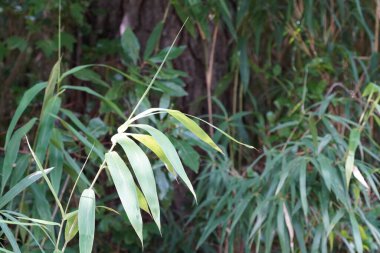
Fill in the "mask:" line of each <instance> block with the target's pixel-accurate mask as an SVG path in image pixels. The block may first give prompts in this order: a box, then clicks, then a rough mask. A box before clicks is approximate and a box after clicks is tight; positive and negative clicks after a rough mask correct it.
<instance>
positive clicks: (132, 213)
mask: <svg viewBox="0 0 380 253" xmlns="http://www.w3.org/2000/svg"><path fill="white" fill-rule="evenodd" d="M106 162H107V165H108V169H109V171H110V173H111V177H112V180H113V182H114V184H115V187H116V191H117V193H118V195H119V198H120V200H121V204H122V205H123V207H124V210H125V212H126V213H127V216H128V219H129V221H130V222H131V224H132V227H133V228H134V230H135V231H136V234H137V236H138V237H139V238H140V241H141V243H143V237H142V226H143V224H142V218H141V213H140V208H139V202H138V198H137V193H136V188H135V182H134V180H133V177H132V174H131V172H130V171H129V169H128V167H127V165H126V164H125V163H124V161H123V160H122V159H121V157H120V156H119V155H118V154H117V153H116V152H114V151H112V152H108V153H106Z"/></svg>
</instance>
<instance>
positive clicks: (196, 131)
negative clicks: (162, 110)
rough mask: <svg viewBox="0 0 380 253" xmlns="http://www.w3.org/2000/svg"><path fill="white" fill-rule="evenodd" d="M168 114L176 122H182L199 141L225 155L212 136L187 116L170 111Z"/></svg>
mask: <svg viewBox="0 0 380 253" xmlns="http://www.w3.org/2000/svg"><path fill="white" fill-rule="evenodd" d="M168 113H169V114H170V115H171V116H173V117H174V118H175V119H176V120H178V121H179V122H181V123H182V124H183V125H184V126H185V127H186V128H187V129H189V131H191V132H192V133H193V134H195V136H197V137H198V138H199V139H201V140H202V141H204V142H205V143H207V144H208V145H210V146H211V147H212V148H214V149H215V150H216V151H219V152H220V153H222V154H223V151H222V150H221V149H220V148H219V147H218V146H217V145H216V144H215V142H214V141H213V140H212V139H211V138H210V136H208V134H207V133H206V132H205V131H203V129H202V128H200V127H199V126H198V125H197V123H195V122H194V121H193V120H191V119H190V118H189V117H187V116H186V115H185V114H183V113H182V112H180V111H177V110H168Z"/></svg>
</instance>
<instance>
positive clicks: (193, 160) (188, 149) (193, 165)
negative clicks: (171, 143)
mask: <svg viewBox="0 0 380 253" xmlns="http://www.w3.org/2000/svg"><path fill="white" fill-rule="evenodd" d="M176 145H177V147H178V154H179V156H180V157H181V159H182V161H183V163H184V164H185V165H186V166H187V167H189V168H190V169H191V170H192V171H194V172H195V173H198V170H199V159H200V157H199V154H198V153H197V151H195V150H194V148H193V147H192V146H191V145H190V144H189V143H188V142H187V141H177V142H176Z"/></svg>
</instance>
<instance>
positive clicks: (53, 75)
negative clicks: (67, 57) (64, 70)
mask: <svg viewBox="0 0 380 253" xmlns="http://www.w3.org/2000/svg"><path fill="white" fill-rule="evenodd" d="M60 68H61V59H58V61H57V62H56V63H55V64H54V66H53V68H52V70H51V72H50V76H49V81H48V84H47V86H46V89H45V96H44V102H43V104H42V112H44V109H45V107H46V105H47V103H48V101H49V100H50V99H51V98H52V97H53V95H54V91H55V86H56V84H57V81H58V79H59V75H60V73H59V72H60Z"/></svg>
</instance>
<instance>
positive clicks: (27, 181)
mask: <svg viewBox="0 0 380 253" xmlns="http://www.w3.org/2000/svg"><path fill="white" fill-rule="evenodd" d="M52 169H53V168H49V169H46V170H44V171H43V172H42V171H36V172H34V173H32V174H30V175H29V176H27V177H25V178H24V179H23V180H21V181H20V182H18V183H17V184H16V185H15V186H13V187H12V188H11V189H10V190H9V191H8V192H7V193H5V194H4V196H2V197H1V198H0V208H3V207H4V206H5V205H6V204H8V203H9V202H10V201H11V200H12V199H13V198H14V197H16V196H17V194H19V193H20V192H22V191H23V190H24V189H25V188H27V187H28V186H30V185H31V184H33V183H34V182H36V181H37V180H38V179H40V178H41V177H42V176H43V174H44V173H45V174H48V173H49V172H50V171H51V170H52Z"/></svg>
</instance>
